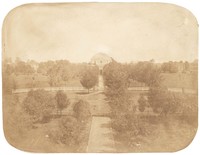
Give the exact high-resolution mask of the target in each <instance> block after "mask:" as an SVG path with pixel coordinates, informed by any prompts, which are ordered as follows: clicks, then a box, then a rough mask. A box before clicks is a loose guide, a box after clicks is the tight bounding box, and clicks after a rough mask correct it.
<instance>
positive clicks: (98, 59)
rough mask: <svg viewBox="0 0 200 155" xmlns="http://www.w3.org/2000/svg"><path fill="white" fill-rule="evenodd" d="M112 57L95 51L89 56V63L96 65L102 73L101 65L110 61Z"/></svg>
mask: <svg viewBox="0 0 200 155" xmlns="http://www.w3.org/2000/svg"><path fill="white" fill-rule="evenodd" d="M112 61H113V59H112V58H111V57H110V56H108V55H107V54H105V53H97V54H96V55H94V56H93V57H92V58H91V61H90V64H92V65H97V66H98V67H99V72H100V74H102V71H103V67H104V66H105V65H106V64H108V63H110V62H112Z"/></svg>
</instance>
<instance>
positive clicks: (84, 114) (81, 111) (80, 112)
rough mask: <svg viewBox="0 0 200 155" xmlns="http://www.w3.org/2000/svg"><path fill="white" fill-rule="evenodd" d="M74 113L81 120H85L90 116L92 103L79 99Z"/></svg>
mask: <svg viewBox="0 0 200 155" xmlns="http://www.w3.org/2000/svg"><path fill="white" fill-rule="evenodd" d="M73 110H74V114H75V117H76V118H77V119H78V120H79V121H80V122H85V121H86V120H87V119H88V118H89V117H90V116H91V113H90V105H89V103H88V102H87V101H84V100H79V101H77V102H76V103H75V104H74V108H73Z"/></svg>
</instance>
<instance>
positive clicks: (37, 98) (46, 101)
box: [23, 89, 55, 122]
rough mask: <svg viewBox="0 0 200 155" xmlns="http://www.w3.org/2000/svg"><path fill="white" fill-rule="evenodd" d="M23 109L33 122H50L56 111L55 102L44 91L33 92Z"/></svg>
mask: <svg viewBox="0 0 200 155" xmlns="http://www.w3.org/2000/svg"><path fill="white" fill-rule="evenodd" d="M23 107H24V110H25V112H26V113H28V114H29V115H30V116H31V117H32V118H33V122H38V121H39V122H43V121H48V120H49V118H50V116H51V115H52V113H53V110H54V109H55V100H54V97H53V96H52V95H51V94H49V93H48V92H47V91H45V90H43V89H38V90H35V91H34V90H31V91H29V92H28V94H27V96H26V98H25V99H24V101H23Z"/></svg>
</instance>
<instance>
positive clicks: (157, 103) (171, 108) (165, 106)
mask: <svg viewBox="0 0 200 155" xmlns="http://www.w3.org/2000/svg"><path fill="white" fill-rule="evenodd" d="M148 102H149V105H150V106H151V107H152V109H153V111H154V112H155V113H159V114H162V115H165V116H166V115H167V114H169V113H175V112H176V110H177V109H178V106H179V104H180V103H179V100H178V99H177V97H176V96H175V94H173V93H172V92H169V91H168V90H167V88H165V87H151V88H150V90H149V93H148Z"/></svg>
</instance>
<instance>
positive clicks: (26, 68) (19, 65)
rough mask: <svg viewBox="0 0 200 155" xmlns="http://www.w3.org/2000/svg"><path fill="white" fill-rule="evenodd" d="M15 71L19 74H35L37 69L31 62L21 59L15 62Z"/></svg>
mask: <svg viewBox="0 0 200 155" xmlns="http://www.w3.org/2000/svg"><path fill="white" fill-rule="evenodd" d="M14 72H15V74H17V75H18V74H33V73H34V72H35V70H34V68H33V67H32V66H31V65H30V64H28V63H26V62H24V61H21V60H20V61H17V62H16V63H15V68H14Z"/></svg>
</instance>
